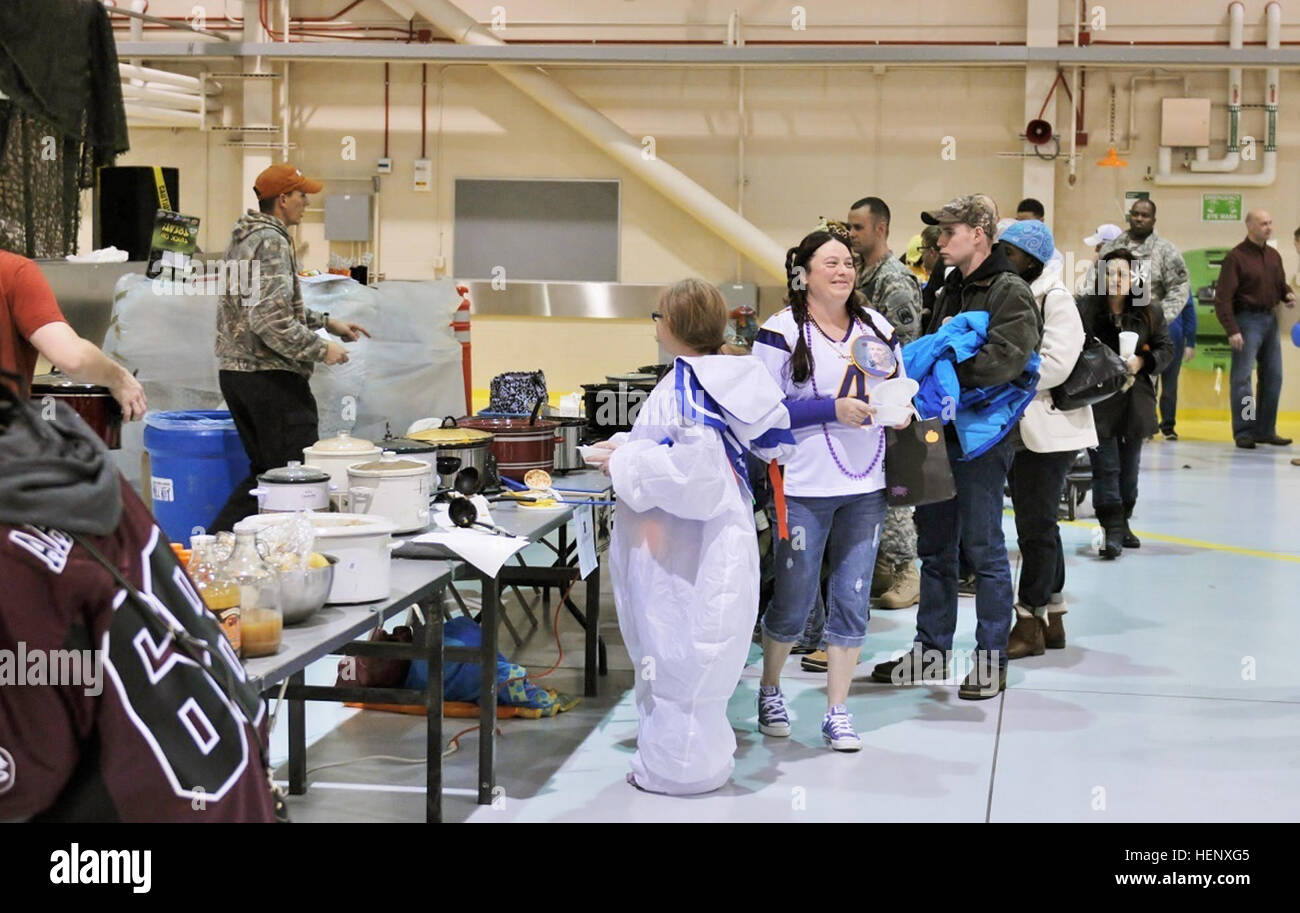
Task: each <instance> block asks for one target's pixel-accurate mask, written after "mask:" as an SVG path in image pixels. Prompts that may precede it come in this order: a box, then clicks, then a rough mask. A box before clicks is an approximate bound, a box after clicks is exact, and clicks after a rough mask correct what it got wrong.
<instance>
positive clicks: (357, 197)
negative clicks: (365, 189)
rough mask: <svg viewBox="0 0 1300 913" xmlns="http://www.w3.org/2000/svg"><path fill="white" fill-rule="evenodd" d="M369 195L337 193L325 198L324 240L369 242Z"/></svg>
mask: <svg viewBox="0 0 1300 913" xmlns="http://www.w3.org/2000/svg"><path fill="white" fill-rule="evenodd" d="M371 199H372V198H371V195H370V194H368V193H338V194H334V195H332V196H327V197H326V198H325V240H327V241H369V240H370V231H371V227H372V226H371V222H372V219H371V209H370V206H371Z"/></svg>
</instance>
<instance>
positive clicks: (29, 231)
mask: <svg viewBox="0 0 1300 913" xmlns="http://www.w3.org/2000/svg"><path fill="white" fill-rule="evenodd" d="M127 145H128V144H127V133H126V113H125V109H124V107H123V104H122V83H121V79H120V77H119V76H118V69H117V48H116V45H115V43H114V39H113V30H112V28H111V26H110V25H109V21H108V14H107V13H106V12H105V11H104V8H103V6H101V5H100V4H99V3H98V2H96V0H3V2H0V247H2V248H4V249H5V250H10V251H13V252H14V253H18V254H22V255H24V256H27V257H61V256H64V255H65V254H69V253H75V252H76V248H77V227H78V224H79V222H80V215H81V213H80V202H81V197H80V192H81V191H82V190H83V189H85V188H87V187H91V186H93V184H94V180H95V173H96V169H98V168H99V167H101V166H103V165H111V164H113V159H114V157H115V156H117V155H118V154H120V153H122V152H125V151H126V149H127Z"/></svg>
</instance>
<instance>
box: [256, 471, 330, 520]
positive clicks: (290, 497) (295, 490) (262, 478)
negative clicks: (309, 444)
mask: <svg viewBox="0 0 1300 913" xmlns="http://www.w3.org/2000/svg"><path fill="white" fill-rule="evenodd" d="M249 494H251V495H253V496H254V497H255V498H257V512H258V513H262V514H268V513H292V512H294V511H297V510H328V509H329V506H330V477H329V473H327V472H325V471H324V470H321V469H316V468H314V467H312V466H304V465H302V463H299V462H297V461H296V460H295V461H293V462H291V463H289V465H288V466H281V467H280V468H279V469H270V470H267V471H266V472H264V473H262V474H261V475H259V476H258V477H257V487H256V488H254V489H251V490H250V491H249Z"/></svg>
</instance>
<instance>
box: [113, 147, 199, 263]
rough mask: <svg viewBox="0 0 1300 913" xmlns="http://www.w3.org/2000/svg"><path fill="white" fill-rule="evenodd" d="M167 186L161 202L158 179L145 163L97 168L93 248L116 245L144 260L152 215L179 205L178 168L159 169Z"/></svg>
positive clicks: (150, 242)
mask: <svg viewBox="0 0 1300 913" xmlns="http://www.w3.org/2000/svg"><path fill="white" fill-rule="evenodd" d="M162 177H163V186H164V187H166V188H167V202H168V203H169V204H170V205H167V206H164V205H163V203H161V202H160V201H159V199H158V197H159V193H158V183H157V180H156V178H155V176H154V170H153V168H151V167H149V166H125V167H106V168H101V169H99V175H98V179H97V182H96V185H95V249H96V250H99V249H100V248H102V247H109V246H112V247H116V248H118V249H119V250H124V251H126V252H127V253H128V254H129V256H130V259H132V260H148V259H149V248H150V246H151V244H152V241H153V223H154V216H155V214H156V213H157V212H158V210H159V209H170V210H171V211H172V212H179V211H180V206H181V179H180V172H179V171H177V170H176V169H175V168H163V169H162Z"/></svg>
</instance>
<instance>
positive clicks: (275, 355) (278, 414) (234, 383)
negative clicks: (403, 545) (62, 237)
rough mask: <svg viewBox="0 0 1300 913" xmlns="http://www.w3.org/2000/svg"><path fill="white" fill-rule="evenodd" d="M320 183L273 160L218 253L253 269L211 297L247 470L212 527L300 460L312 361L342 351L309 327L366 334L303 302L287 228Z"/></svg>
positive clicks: (311, 426) (340, 356) (311, 410)
mask: <svg viewBox="0 0 1300 913" xmlns="http://www.w3.org/2000/svg"><path fill="white" fill-rule="evenodd" d="M320 190H321V184H320V182H318V181H313V180H311V179H309V178H306V177H304V176H303V173H302V172H301V171H299V170H298V169H297V168H295V167H294V166H293V165H289V164H283V165H272V166H271V167H270V168H267V169H266V170H265V171H263V172H262V173H261V174H259V175H258V176H257V181H256V182H254V184H253V192H254V193H255V194H256V195H257V206H258V208H257V209H250V210H248V212H246V213H245V214H244V215H243V216H241V217H240V219H239V221H238V222H236V223H235V228H234V231H233V232H231V236H230V246H229V247H227V248H226V262H227V263H250V264H251V265H252V266H253V267H256V271H255V272H252V273H251V274H252V275H254V276H255V277H256V278H255V279H254V280H253V281H252V287H251V288H236V289H231V290H230V291H229V292H227V294H225V295H224V296H222V299H221V302H220V304H219V305H218V308H217V344H216V356H217V379H218V382H219V383H220V386H221V395H222V396H224V397H225V399H226V406H227V408H229V409H230V415H231V418H232V419H233V420H234V422H235V428H236V430H238V431H239V439H240V441H241V442H242V443H243V445H244V451H245V452H246V453H247V454H248V461H249V464H250V466H251V471H250V473H249V476H248V478H247V479H245V480H244V481H243V482H241V483H240V484H239V485H237V486H235V490H234V492H233V493H232V494H231V496H230V499H229V500H228V501H227V502H226V504H225V506H224V507H223V508H222V509H221V512H220V513H219V514H218V516H217V518H216V519H215V520H214V521H213V522H212V524H211V527H210V531H211V532H218V531H222V530H228V529H230V528H231V527H232V526H233V525H234V524H235V523H237V522H238V521H239V520H242V519H243V518H244V517H247V516H249V515H250V514H253V513H256V512H257V501H256V500H255V499H254V498H253V497H252V496H251V495H250V494H249V493H248V492H249V491H250V490H251V489H253V488H255V487H256V486H257V476H258V475H259V474H261V473H264V472H266V471H267V470H268V469H275V468H277V467H280V466H283V465H285V464H286V463H288V462H289V461H290V460H301V459H302V451H303V448H305V447H310V446H311V445H312V444H314V443H316V438H317V436H318V435H317V410H316V399H315V397H314V396H313V395H312V392H311V385H310V380H311V375H312V369H313V368H314V367H315V365H316V364H317V363H318V362H321V363H324V364H327V365H338V364H342V363H344V362H346V361H347V360H348V353H347V350H346V349H345V348H344V347H343V346H342V344H340V343H338V342H335V341H334V340H332V339H324V338H322V337H321V336H320V335H318V334H317V332H316V331H317V330H322V329H323V330H325V332H326V333H329V334H331V335H333V336H337V337H339V339H341V340H342V341H343V342H356V341H357V340H358V339H359V338H360V337H361V336H363V335H364V336H369V335H370V334H369V333H368V332H367V331H366V328H365V327H363V326H362V325H361V324H359V323H351V322H348V321H345V320H339V319H338V318H336V317H335V318H332V317H330V316H329V315H328V314H324V313H320V312H318V311H313V310H311V309H310V308H308V307H306V306H305V305H304V304H303V300H302V286H301V283H299V281H298V259H297V256H296V254H295V252H294V247H293V238H292V237H291V236H290V234H289V227H290V226H293V225H297V224H298V223H299V222H301V221H302V216H303V213H304V212H305V211H306V210H307V202H308V201H307V194H309V193H319V192H320ZM250 272H251V270H243V271H242V272H241V274H249V273H250Z"/></svg>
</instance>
